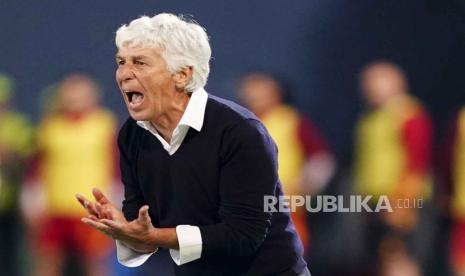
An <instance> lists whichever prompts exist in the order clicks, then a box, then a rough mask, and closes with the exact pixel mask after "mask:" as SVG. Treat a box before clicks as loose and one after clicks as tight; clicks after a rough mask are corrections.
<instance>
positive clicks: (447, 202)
mask: <svg viewBox="0 0 465 276" xmlns="http://www.w3.org/2000/svg"><path fill="white" fill-rule="evenodd" d="M445 153H446V154H445V159H444V160H442V161H445V162H443V164H441V165H442V166H441V167H442V169H443V171H442V176H443V179H442V180H443V181H442V183H441V187H440V192H441V196H442V197H441V198H440V199H441V202H440V203H441V205H442V207H445V208H444V209H445V210H446V211H448V214H446V215H447V216H448V217H449V218H450V220H451V223H452V229H451V234H450V241H451V243H450V263H451V268H452V270H453V272H454V273H455V274H454V275H465V107H463V108H462V109H461V110H460V111H459V112H458V114H457V116H456V117H455V119H454V120H453V122H452V124H451V126H450V129H449V133H448V137H447V139H446V145H445Z"/></svg>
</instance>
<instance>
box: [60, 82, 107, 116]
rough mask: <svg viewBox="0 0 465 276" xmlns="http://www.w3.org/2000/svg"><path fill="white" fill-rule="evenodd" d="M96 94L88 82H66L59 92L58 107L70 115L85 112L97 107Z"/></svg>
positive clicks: (94, 88)
mask: <svg viewBox="0 0 465 276" xmlns="http://www.w3.org/2000/svg"><path fill="white" fill-rule="evenodd" d="M97 94H98V92H97V90H96V87H95V86H94V85H93V84H92V83H91V82H90V81H89V80H85V79H81V80H75V81H73V80H69V81H66V82H65V83H63V84H62V85H61V87H60V90H59V100H60V107H61V108H62V109H63V111H65V112H70V113H83V112H87V111H89V110H91V109H92V108H94V107H95V106H96V105H97V98H98V97H97Z"/></svg>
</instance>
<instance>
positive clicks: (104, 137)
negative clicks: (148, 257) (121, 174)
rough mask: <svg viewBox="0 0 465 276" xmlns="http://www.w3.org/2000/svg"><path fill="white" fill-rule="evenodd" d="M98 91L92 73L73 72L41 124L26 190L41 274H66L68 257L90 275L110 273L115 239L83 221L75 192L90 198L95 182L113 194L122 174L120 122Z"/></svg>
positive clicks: (29, 218) (27, 205)
mask: <svg viewBox="0 0 465 276" xmlns="http://www.w3.org/2000/svg"><path fill="white" fill-rule="evenodd" d="M99 94H100V90H99V88H98V86H97V85H96V84H95V83H94V82H93V81H92V80H91V79H90V78H88V77H87V76H84V75H77V74H76V75H71V76H68V77H67V78H65V79H64V80H63V81H62V82H61V83H60V84H59V85H58V86H57V95H56V96H57V98H56V99H55V100H56V101H57V102H56V105H53V106H54V108H51V109H50V112H51V113H50V114H48V115H47V116H46V118H44V119H43V120H42V122H41V123H40V126H39V128H38V135H37V136H38V139H37V140H38V141H37V148H38V149H37V155H36V158H35V162H34V164H35V165H34V166H32V167H33V168H31V171H30V173H29V177H28V179H29V183H30V184H29V185H28V187H27V188H26V189H25V191H24V193H23V195H24V197H23V199H24V200H23V202H24V204H23V205H24V206H23V207H24V212H25V215H26V217H27V218H28V221H29V225H30V226H31V227H32V233H33V235H34V236H35V240H36V242H37V250H38V251H37V255H36V261H37V268H36V271H37V275H41V276H42V275H65V272H64V271H65V266H64V265H65V263H67V262H66V261H67V260H69V259H73V260H74V261H71V262H72V263H80V264H82V270H83V272H84V274H85V275H96V276H97V275H98V276H101V275H108V273H109V271H107V270H108V268H107V267H108V266H107V265H106V263H105V262H104V260H105V258H107V257H108V255H109V254H110V253H111V250H112V248H113V243H112V241H111V240H110V239H108V238H107V237H105V236H104V235H103V234H101V233H99V232H98V231H95V230H93V229H91V228H89V227H87V226H86V225H84V224H83V223H82V222H81V221H80V218H81V217H82V216H84V215H85V212H84V211H83V210H82V207H81V206H79V204H75V200H74V197H75V194H76V193H80V194H84V195H86V196H88V197H90V196H91V194H89V193H90V191H91V190H92V188H93V187H98V188H99V189H101V190H102V191H106V192H108V193H110V194H111V192H112V191H111V189H112V188H113V187H114V186H112V185H111V184H112V183H115V181H116V179H118V175H117V171H118V170H117V166H116V164H117V162H116V154H117V153H116V146H115V134H116V121H115V119H114V117H113V115H112V114H111V113H110V112H109V111H107V110H105V109H103V108H102V107H100V106H99V105H98V101H99V96H100V95H99ZM50 95H51V94H50ZM49 100H51V101H52V100H53V97H52V98H50V99H49Z"/></svg>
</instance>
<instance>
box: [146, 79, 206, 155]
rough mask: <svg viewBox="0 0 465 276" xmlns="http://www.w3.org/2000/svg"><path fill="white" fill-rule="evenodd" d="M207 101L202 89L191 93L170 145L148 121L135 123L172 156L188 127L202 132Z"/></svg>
mask: <svg viewBox="0 0 465 276" xmlns="http://www.w3.org/2000/svg"><path fill="white" fill-rule="evenodd" d="M207 100H208V93H207V92H206V91H205V90H204V89H203V88H199V89H197V90H195V91H194V92H193V93H192V95H191V97H190V99H189V102H188V103H187V107H186V110H184V114H183V115H182V117H181V120H179V123H178V125H177V126H176V128H175V129H174V131H173V135H172V137H171V143H168V142H166V141H165V139H163V137H161V135H160V134H159V133H158V131H157V130H156V129H155V127H153V126H152V124H151V123H150V122H149V121H137V124H138V125H139V126H140V127H142V128H144V129H146V130H148V131H149V132H150V133H152V134H153V135H155V137H156V138H157V139H158V140H159V141H160V143H161V144H162V145H163V148H164V149H165V150H166V151H168V153H169V154H170V155H172V154H174V153H175V152H176V151H177V150H178V148H179V147H180V146H181V143H182V141H183V140H184V138H185V137H186V134H187V131H188V130H189V127H191V128H193V129H195V130H197V131H201V130H202V126H203V121H204V118H205V108H206V107H207Z"/></svg>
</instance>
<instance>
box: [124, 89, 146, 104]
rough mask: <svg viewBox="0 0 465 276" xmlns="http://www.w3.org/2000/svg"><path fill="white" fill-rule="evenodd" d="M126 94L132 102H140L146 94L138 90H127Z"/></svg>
mask: <svg viewBox="0 0 465 276" xmlns="http://www.w3.org/2000/svg"><path fill="white" fill-rule="evenodd" d="M124 93H126V96H127V97H128V100H129V102H130V103H131V104H139V103H141V102H142V101H143V100H144V94H142V93H140V92H137V91H125V92H124Z"/></svg>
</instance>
